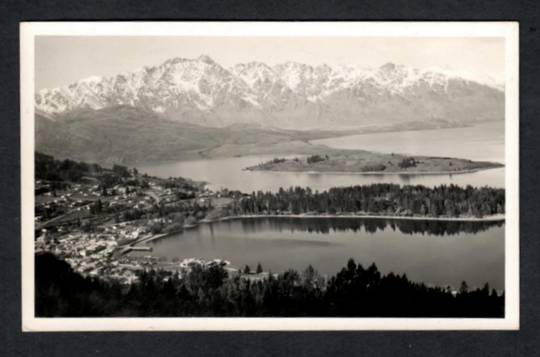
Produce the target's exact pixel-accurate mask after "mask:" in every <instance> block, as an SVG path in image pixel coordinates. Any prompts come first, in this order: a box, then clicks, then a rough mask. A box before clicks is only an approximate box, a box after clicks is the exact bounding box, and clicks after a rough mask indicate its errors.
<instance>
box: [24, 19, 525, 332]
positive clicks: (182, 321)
mask: <svg viewBox="0 0 540 357" xmlns="http://www.w3.org/2000/svg"><path fill="white" fill-rule="evenodd" d="M246 34H249V35H246ZM36 36H216V37H217V36H224V37H228V36H238V37H240V36H245V37H265V36H272V37H298V36H303V37H311V36H313V37H315V36H316V37H383V36H384V37H432V38H438V37H502V38H504V39H505V56H506V61H505V62H506V64H505V162H506V167H505V189H506V210H505V211H506V223H505V298H506V299H505V317H504V318H194V317H179V318H37V317H35V311H34V184H35V180H34V144H35V142H34V140H35V138H34V124H35V123H34V93H35V90H34V82H35V72H34V66H35V63H34V58H35V57H34V40H35V37H36ZM487 60H489V59H487ZM20 80H21V103H20V112H21V133H20V135H21V277H22V306H21V307H22V330H23V331H347V330H350V331H360V330H517V329H519V24H518V23H517V22H243V21H242V22H200V21H195V22H22V23H21V24H20Z"/></svg>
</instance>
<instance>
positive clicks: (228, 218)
mask: <svg viewBox="0 0 540 357" xmlns="http://www.w3.org/2000/svg"><path fill="white" fill-rule="evenodd" d="M246 218H247V219H258V218H298V219H306V218H307V219H314V218H330V219H333V218H346V219H387V220H404V221H405V220H409V221H440V222H504V221H505V220H506V217H505V215H492V216H489V217H482V218H477V217H429V216H391V215H373V214H366V215H361V214H343V215H332V214H252V215H240V216H225V217H220V218H214V219H202V220H200V221H199V222H198V223H197V224H190V225H185V226H184V227H183V229H182V230H178V231H174V232H168V233H160V234H156V235H154V236H151V237H145V238H143V239H141V240H140V241H137V242H133V243H130V244H128V245H126V246H138V245H146V243H148V242H151V241H154V240H157V239H161V238H166V237H168V236H171V235H174V234H178V233H182V232H183V231H184V230H186V229H193V228H197V227H199V226H200V225H201V224H209V223H215V222H227V221H235V220H239V219H246Z"/></svg>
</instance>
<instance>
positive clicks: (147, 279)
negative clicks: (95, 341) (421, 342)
mask: <svg viewBox="0 0 540 357" xmlns="http://www.w3.org/2000/svg"><path fill="white" fill-rule="evenodd" d="M35 271H36V300H35V302H36V306H35V307H36V316H39V317H54V316H57V317H59V316H63V317H93V316H111V317H113V316H127V317H135V316H141V317H144V316H147V317H148V316H156V317H158V316H164V317H165V316H168V317H173V316H343V317H353V316H366V317H368V316H371V317H386V316H388V317H389V316H391V317H502V316H504V295H499V294H497V293H496V292H495V291H490V289H489V286H487V285H486V286H484V287H483V288H481V289H472V290H470V289H469V288H468V287H467V284H466V283H465V282H463V283H462V286H461V288H460V289H459V291H458V292H454V293H453V292H451V291H450V290H449V289H448V288H435V287H427V286H426V285H424V284H421V283H420V284H419V283H414V282H411V281H410V280H409V279H408V278H407V277H406V276H405V275H396V274H393V273H390V274H388V275H382V274H381V273H380V272H379V271H378V269H377V267H376V266H375V265H374V264H372V265H371V266H369V267H368V268H365V267H363V266H362V265H360V264H356V263H355V262H354V260H352V259H350V260H349V262H348V263H347V265H346V267H344V268H343V269H342V270H341V271H339V272H338V273H337V274H336V275H335V276H334V277H331V278H330V279H328V280H325V279H324V278H323V277H321V276H320V275H319V274H318V273H317V271H315V270H314V269H313V268H312V267H311V266H309V267H307V268H306V270H305V271H304V272H301V273H299V272H297V271H294V270H289V271H287V272H284V273H282V274H279V275H278V276H277V277H274V276H270V277H269V278H268V279H263V280H257V281H250V280H248V279H244V278H243V277H242V276H241V275H239V274H238V275H235V276H232V277H228V276H227V272H226V271H225V270H223V268H221V267H219V266H213V267H211V268H200V267H196V268H194V269H193V270H192V271H191V273H189V274H188V275H187V276H185V277H184V278H179V277H178V275H176V274H174V273H169V272H164V271H149V272H144V273H141V274H140V275H139V277H140V282H139V283H136V284H133V285H131V286H129V287H128V288H124V287H122V286H121V285H119V284H118V283H105V282H100V281H97V280H90V279H87V278H83V277H81V276H80V275H78V274H76V273H74V272H73V271H72V270H71V268H70V267H69V265H68V264H67V263H65V262H63V261H61V260H59V259H58V258H56V257H55V256H54V255H52V254H49V253H45V254H38V255H36V265H35Z"/></svg>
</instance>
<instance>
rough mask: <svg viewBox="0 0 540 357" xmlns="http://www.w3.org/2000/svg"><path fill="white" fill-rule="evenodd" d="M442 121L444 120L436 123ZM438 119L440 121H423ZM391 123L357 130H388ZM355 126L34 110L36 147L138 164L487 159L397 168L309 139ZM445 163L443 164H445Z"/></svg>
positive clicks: (330, 165) (377, 157)
mask: <svg viewBox="0 0 540 357" xmlns="http://www.w3.org/2000/svg"><path fill="white" fill-rule="evenodd" d="M443 124H444V123H443ZM431 125H435V126H441V125H442V124H441V123H431ZM394 129H395V128H393V127H387V128H382V127H381V128H371V129H366V130H363V131H362V132H365V131H368V132H369V131H371V130H373V131H388V130H394ZM356 133H360V131H350V130H349V131H294V130H282V129H269V128H261V127H257V126H254V125H251V126H250V125H241V124H237V125H233V126H229V127H225V128H212V127H203V126H198V125H193V124H187V123H180V122H176V121H170V120H165V119H164V118H163V117H162V116H160V115H159V114H157V113H155V112H152V111H145V110H142V109H140V108H138V109H137V108H133V107H130V106H117V107H111V108H106V109H101V110H83V111H78V112H72V113H69V114H66V115H64V116H63V117H61V118H57V119H56V120H53V119H51V118H47V117H45V116H42V115H39V114H37V115H36V150H37V151H41V152H44V153H46V154H50V155H53V156H55V157H57V158H59V159H63V158H70V159H74V160H79V161H85V162H96V163H100V164H106V165H107V164H111V163H121V164H129V165H141V164H147V163H154V162H157V161H169V160H171V161H178V160H190V159H200V158H211V157H233V156H248V155H276V156H280V155H293V154H294V155H313V154H319V155H329V156H330V158H331V159H330V160H327V161H325V162H320V163H316V164H306V163H305V160H304V161H303V162H302V161H300V162H294V161H287V162H285V163H280V164H266V165H262V166H259V167H256V168H252V169H257V170H273V171H299V172H300V171H318V172H330V171H337V172H344V171H350V172H366V171H380V169H377V170H374V169H373V168H374V166H375V165H381V164H383V165H385V169H384V171H385V172H405V171H406V172H411V173H413V172H415V171H421V172H429V171H461V170H471V169H479V168H486V167H493V166H495V165H494V164H491V163H473V162H470V161H468V160H459V159H447V158H446V159H445V158H428V157H417V158H416V159H417V161H419V163H418V165H417V166H416V167H411V168H407V169H406V170H404V169H402V168H400V167H399V166H398V163H399V162H400V161H401V160H402V159H403V156H401V155H397V154H396V155H394V156H392V155H389V154H381V153H373V152H368V151H362V150H338V149H331V148H328V147H326V146H323V145H314V144H311V143H310V140H315V139H322V138H328V137H336V136H341V135H351V134H356ZM450 163H451V164H450Z"/></svg>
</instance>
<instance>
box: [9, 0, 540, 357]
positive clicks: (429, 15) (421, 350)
mask: <svg viewBox="0 0 540 357" xmlns="http://www.w3.org/2000/svg"><path fill="white" fill-rule="evenodd" d="M539 6H540V2H538V1H494V0H492V1H470V0H461V1H415V0H402V1H398V0H395V1H389V0H379V1H374V0H372V1H353V0H347V1H308V0H292V1H291V0H281V1H274V0H260V1H259V0H257V1H254V0H252V1H225V0H211V1H170V0H169V1H166V0H163V1H162V0H145V1H126V0H121V1H116V0H97V1H74V0H72V1H69V0H51V1H12V0H8V1H6V0H4V1H1V0H0V21H1V23H0V46H1V47H0V53H1V57H0V79H1V81H0V84H1V87H0V88H1V91H0V158H1V161H0V162H1V168H0V179H1V185H0V192H1V195H0V217H1V218H2V221H1V224H0V244H1V245H0V257H1V264H2V266H1V269H0V287H1V288H0V295H1V300H0V311H1V314H2V316H1V319H0V330H1V338H2V340H1V341H0V355H1V356H116V355H124V356H129V357H135V356H153V355H164V356H166V355H174V356H186V355H204V356H213V355H228V356H232V355H235V356H236V355H240V356H259V355H260V356H263V355H295V356H316V355H330V354H331V355H334V356H350V355H374V356H393V357H395V356H416V355H426V356H463V355H473V356H484V355H486V356H499V355H500V356H540V338H539V336H540V326H539V324H538V322H539V317H540V296H539V295H540V294H539V288H540V279H539V263H540V254H539V253H540V243H539V242H540V237H539V235H538V234H537V228H538V223H537V221H538V219H539V212H540V195H539V186H538V184H537V180H536V175H537V173H538V172H539V171H538V167H539V166H540V160H539V159H538V158H537V157H536V156H537V154H539V156H540V150H539V149H538V147H537V145H536V144H537V143H538V142H539V140H538V139H537V138H538V135H540V131H539V118H538V117H537V116H538V115H539V114H538V113H539V112H540V110H539V109H540V108H539V106H540V105H539V103H540V96H539V94H540V93H539V85H538V83H539V81H540V79H539V77H538V73H539V71H538V67H539V63H540V59H539V57H540V51H539V41H538V36H539V34H540V23H539V21H538V18H539V15H540V12H539ZM53 20H378V21H381V20H424V21H426V20H427V21H430V20H431V21H433V20H454V21H456V20H459V21H467V20H480V21H499V20H512V21H519V22H520V73H521V75H520V157H521V160H520V161H521V165H520V166H521V169H520V186H521V187H520V206H521V208H520V211H521V213H520V220H521V234H520V245H521V250H520V251H521V253H520V256H521V261H520V272H521V288H520V295H521V301H520V305H521V322H520V325H521V329H520V331H501V332H488V331H476V332H271V333H270V332H242V333H239V332H226V333H224V332H222V333H220V332H211V333H208V332H207V333H203V332H197V333H195V332H190V333H179V332H174V333H173V332H160V333H142V332H140V333H139V332H136V333H124V332H114V333H98V332H92V333H75V332H71V333H22V332H21V303H20V301H21V279H20V274H21V269H20V267H21V264H20V165H19V160H20V146H19V144H20V141H19V131H20V126H19V22H20V21H53ZM486 61H489V58H486ZM481 149H482V148H479V150H481Z"/></svg>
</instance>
